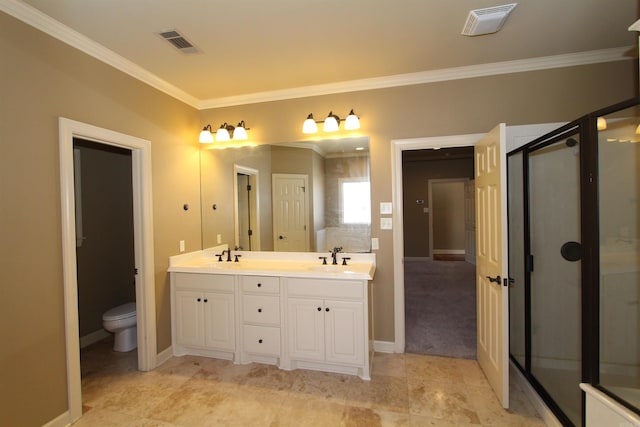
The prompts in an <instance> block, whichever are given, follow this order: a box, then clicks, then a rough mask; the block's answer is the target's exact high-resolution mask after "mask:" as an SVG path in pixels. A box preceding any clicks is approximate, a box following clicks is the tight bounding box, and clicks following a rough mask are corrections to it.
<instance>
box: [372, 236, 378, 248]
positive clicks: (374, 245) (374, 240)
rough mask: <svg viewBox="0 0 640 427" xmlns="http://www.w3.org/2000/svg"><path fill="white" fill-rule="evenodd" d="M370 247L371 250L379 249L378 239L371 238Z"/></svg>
mask: <svg viewBox="0 0 640 427" xmlns="http://www.w3.org/2000/svg"><path fill="white" fill-rule="evenodd" d="M371 249H373V250H376V249H380V242H379V241H378V238H377V237H372V238H371Z"/></svg>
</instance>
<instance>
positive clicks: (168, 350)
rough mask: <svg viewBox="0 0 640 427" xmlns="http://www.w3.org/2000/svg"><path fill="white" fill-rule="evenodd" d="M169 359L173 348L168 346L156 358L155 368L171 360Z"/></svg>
mask: <svg viewBox="0 0 640 427" xmlns="http://www.w3.org/2000/svg"><path fill="white" fill-rule="evenodd" d="M171 357H173V347H172V346H169V347H167V348H165V349H164V350H162V351H161V352H160V353H158V355H157V356H156V367H158V366H160V365H162V364H163V363H164V362H166V361H167V360H169V359H171Z"/></svg>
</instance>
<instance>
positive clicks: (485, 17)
mask: <svg viewBox="0 0 640 427" xmlns="http://www.w3.org/2000/svg"><path fill="white" fill-rule="evenodd" d="M517 4H518V3H511V4H505V5H502V6H494V7H487V8H484V9H475V10H472V11H470V12H469V15H468V16H467V21H466V22H465V23H464V27H463V28H462V35H465V36H480V35H483V34H491V33H495V32H497V31H499V30H500V29H501V28H502V26H503V25H504V23H505V21H506V20H507V18H508V17H509V14H510V13H511V11H512V10H513V8H514V7H516V6H517Z"/></svg>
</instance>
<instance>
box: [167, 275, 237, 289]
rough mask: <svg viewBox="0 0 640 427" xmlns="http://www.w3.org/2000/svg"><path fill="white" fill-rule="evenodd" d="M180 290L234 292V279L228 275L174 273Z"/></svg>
mask: <svg viewBox="0 0 640 427" xmlns="http://www.w3.org/2000/svg"><path fill="white" fill-rule="evenodd" d="M173 274H174V275H175V276H174V279H175V284H176V286H177V287H179V288H183V289H184V288H189V289H199V290H203V291H220V292H233V283H234V277H233V276H231V275H227V274H195V273H173Z"/></svg>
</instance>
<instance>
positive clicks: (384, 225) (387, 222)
mask: <svg viewBox="0 0 640 427" xmlns="http://www.w3.org/2000/svg"><path fill="white" fill-rule="evenodd" d="M391 228H392V222H391V218H380V229H381V230H391Z"/></svg>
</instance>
